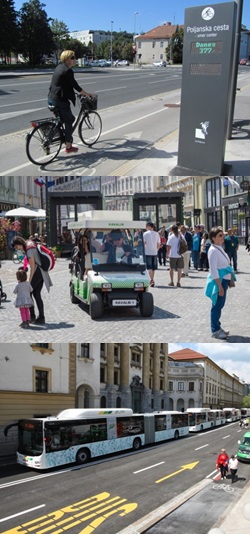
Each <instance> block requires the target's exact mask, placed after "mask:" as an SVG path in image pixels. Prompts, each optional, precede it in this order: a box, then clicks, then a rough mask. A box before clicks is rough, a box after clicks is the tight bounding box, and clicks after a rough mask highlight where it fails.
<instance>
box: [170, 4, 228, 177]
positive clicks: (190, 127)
mask: <svg viewBox="0 0 250 534" xmlns="http://www.w3.org/2000/svg"><path fill="white" fill-rule="evenodd" d="M236 12H237V6H236V3H235V2H234V1H232V2H226V3H223V4H215V5H212V6H209V5H207V6H200V7H194V8H188V9H186V10H185V30H184V49H183V73H182V92H181V113H180V131H179V149H178V163H177V167H176V168H175V169H173V170H172V171H171V174H178V175H184V174H185V175H187V174H190V175H193V176H195V175H199V174H201V175H202V174H205V175H206V174H208V175H209V174H217V175H223V174H224V172H223V171H224V153H225V145H226V138H227V126H228V116H229V107H230V89H231V86H232V85H231V84H232V73H233V51H234V45H235V40H234V39H235V25H236Z"/></svg>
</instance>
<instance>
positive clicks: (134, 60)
mask: <svg viewBox="0 0 250 534" xmlns="http://www.w3.org/2000/svg"><path fill="white" fill-rule="evenodd" d="M136 15H139V12H138V11H135V12H134V38H133V45H134V46H135V51H136V41H135V35H136ZM133 52H134V49H133ZM133 62H134V69H135V64H136V53H135V55H134V56H133Z"/></svg>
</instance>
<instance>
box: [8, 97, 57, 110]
mask: <svg viewBox="0 0 250 534" xmlns="http://www.w3.org/2000/svg"><path fill="white" fill-rule="evenodd" d="M46 101H47V100H46V98H40V99H39V100H30V102H12V103H11V106H22V105H24V104H34V103H35V102H46ZM8 106H10V104H3V105H1V106H0V108H7V107H8Z"/></svg>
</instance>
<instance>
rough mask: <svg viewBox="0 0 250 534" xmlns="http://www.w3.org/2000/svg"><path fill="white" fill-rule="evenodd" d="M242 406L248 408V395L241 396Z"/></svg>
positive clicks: (249, 397)
mask: <svg viewBox="0 0 250 534" xmlns="http://www.w3.org/2000/svg"><path fill="white" fill-rule="evenodd" d="M242 406H243V408H250V395H247V396H246V397H244V398H243V401H242Z"/></svg>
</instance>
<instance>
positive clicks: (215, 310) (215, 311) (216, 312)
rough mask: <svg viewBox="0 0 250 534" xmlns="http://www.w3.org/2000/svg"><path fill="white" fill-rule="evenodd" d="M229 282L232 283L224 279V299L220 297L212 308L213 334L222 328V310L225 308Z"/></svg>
mask: <svg viewBox="0 0 250 534" xmlns="http://www.w3.org/2000/svg"><path fill="white" fill-rule="evenodd" d="M229 282H230V280H226V279H225V278H223V280H222V287H223V289H224V295H223V297H220V296H219V295H218V298H217V302H216V304H214V305H212V308H211V330H212V333H214V332H218V330H220V328H221V324H220V316H221V311H222V308H224V306H225V302H226V296H227V290H228V285H229Z"/></svg>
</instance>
